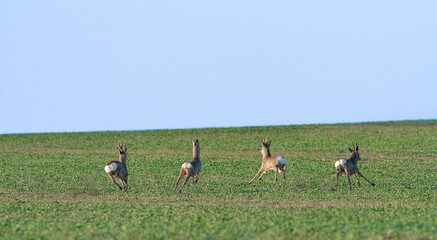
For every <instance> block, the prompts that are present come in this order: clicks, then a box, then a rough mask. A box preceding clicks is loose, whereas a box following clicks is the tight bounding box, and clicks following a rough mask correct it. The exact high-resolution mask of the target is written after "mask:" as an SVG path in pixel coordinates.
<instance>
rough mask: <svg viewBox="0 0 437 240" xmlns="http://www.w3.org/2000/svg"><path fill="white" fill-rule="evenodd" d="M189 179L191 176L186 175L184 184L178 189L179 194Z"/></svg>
mask: <svg viewBox="0 0 437 240" xmlns="http://www.w3.org/2000/svg"><path fill="white" fill-rule="evenodd" d="M190 177H191V174H188V175H187V178H185V181H184V184H182V187H181V189H179V193H181V191H182V189H183V188H184V186H185V184H186V183H187V181H188V179H190Z"/></svg>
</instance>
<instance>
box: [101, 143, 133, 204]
mask: <svg viewBox="0 0 437 240" xmlns="http://www.w3.org/2000/svg"><path fill="white" fill-rule="evenodd" d="M126 151H127V147H126V144H125V145H124V149H123V144H121V145H120V144H118V153H119V161H111V162H109V163H107V164H106V166H105V172H106V173H108V175H109V177H110V178H111V180H112V182H113V183H114V184H115V185H117V187H118V188H120V190H121V189H123V190H124V192H125V193H126V197H129V195H128V194H127V188H128V185H127V176H128V173H127V168H126V161H127V156H126ZM114 177H116V178H118V179H119V180H120V182H121V184H122V185H123V188H122V187H121V186H120V185H118V184H117V183H116V182H115V180H114Z"/></svg>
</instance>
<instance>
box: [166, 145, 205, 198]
mask: <svg viewBox="0 0 437 240" xmlns="http://www.w3.org/2000/svg"><path fill="white" fill-rule="evenodd" d="M199 157H200V145H199V140H197V139H196V141H193V160H191V161H190V162H187V163H184V164H182V166H181V172H180V173H179V177H178V180H177V181H176V184H175V187H174V191H173V192H176V189H177V187H178V184H179V181H180V180H181V178H182V177H183V176H186V178H185V181H184V184H183V185H182V187H181V189H179V193H180V192H181V191H182V189H183V188H184V186H185V184H186V183H187V181H188V179H189V178H190V177H192V178H193V184H194V183H195V182H194V176H196V183H197V180H198V177H199V172H200V169H201V164H200V158H199Z"/></svg>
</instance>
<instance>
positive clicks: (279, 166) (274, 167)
mask: <svg viewBox="0 0 437 240" xmlns="http://www.w3.org/2000/svg"><path fill="white" fill-rule="evenodd" d="M261 143H262V147H261V154H262V155H263V160H262V163H261V168H260V169H259V171H258V173H257V174H255V176H254V177H253V178H252V180H250V181H249V184H251V183H252V182H253V181H254V180H255V178H256V177H257V176H258V175H259V174H260V173H261V172H262V171H264V172H263V173H262V174H261V176H260V177H259V179H258V180H261V179H262V177H263V176H264V174H265V173H266V172H269V171H275V182H276V181H278V179H277V173H278V170H281V171H282V173H283V177H284V180H285V167H286V165H285V164H283V163H281V162H280V161H278V159H277V158H276V157H272V155H270V144H271V143H272V141H269V140H268V139H267V140H263V141H261Z"/></svg>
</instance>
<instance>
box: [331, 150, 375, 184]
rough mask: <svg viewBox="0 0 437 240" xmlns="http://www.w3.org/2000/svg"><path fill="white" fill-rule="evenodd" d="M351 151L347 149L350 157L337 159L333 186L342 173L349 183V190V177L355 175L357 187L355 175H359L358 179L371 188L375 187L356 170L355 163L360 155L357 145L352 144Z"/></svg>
mask: <svg viewBox="0 0 437 240" xmlns="http://www.w3.org/2000/svg"><path fill="white" fill-rule="evenodd" d="M352 147H353V149H351V148H349V151H350V152H351V153H352V154H351V157H350V158H349V159H348V160H346V159H339V160H337V161H336V162H335V170H336V171H337V179H336V181H335V186H336V187H337V186H338V177H339V176H341V175H342V174H343V173H344V174H346V175H347V180H348V181H349V190H352V187H351V178H350V176H351V175H355V178H356V179H357V183H358V186H361V185H360V180H358V177H357V174H358V175H360V177H362V178H364V180H366V181H367V182H369V183H370V184H371V185H372V186H375V184H374V183H372V182H370V181H369V180H367V178H365V177H364V176H363V174H361V172H360V170H358V167H357V163H358V161H359V160H361V158H360V153H359V152H358V143H356V144H355V145H353V144H352Z"/></svg>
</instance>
